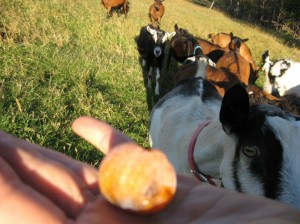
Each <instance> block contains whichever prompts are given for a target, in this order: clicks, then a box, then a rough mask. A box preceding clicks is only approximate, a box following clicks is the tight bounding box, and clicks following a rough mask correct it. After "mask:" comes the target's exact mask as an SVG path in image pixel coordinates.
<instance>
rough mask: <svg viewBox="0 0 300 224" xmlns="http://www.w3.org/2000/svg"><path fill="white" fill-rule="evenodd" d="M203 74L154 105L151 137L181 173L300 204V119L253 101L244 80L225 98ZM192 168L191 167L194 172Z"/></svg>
mask: <svg viewBox="0 0 300 224" xmlns="http://www.w3.org/2000/svg"><path fill="white" fill-rule="evenodd" d="M205 67H206V59H205V61H201V63H199V67H198V70H199V74H202V75H201V77H198V78H195V79H192V80H185V81H184V82H181V83H180V84H179V85H177V86H176V87H175V88H173V89H172V90H171V91H170V92H168V93H167V94H166V95H165V96H163V97H162V98H160V100H159V101H158V102H157V103H156V104H155V106H154V107H153V109H152V111H151V117H150V127H149V142H150V145H151V147H152V148H160V149H162V150H163V151H164V152H165V153H166V155H167V157H168V158H169V159H170V161H171V162H172V164H173V165H174V167H175V170H176V172H177V173H184V174H187V175H195V176H196V177H197V178H199V179H201V180H203V181H206V182H209V183H211V184H214V185H216V180H219V179H220V178H221V181H222V184H223V186H224V187H225V188H227V189H232V190H236V191H239V192H243V193H246V194H251V195H259V196H265V197H268V198H272V199H275V200H279V201H281V202H283V203H286V204H289V205H290V206H293V207H296V208H298V209H299V208H300V178H299V177H300V169H299V164H298V163H299V160H300V150H298V149H299V139H300V121H299V118H297V117H295V116H294V115H292V114H289V113H287V112H284V111H282V110H280V109H279V108H277V107H275V106H273V105H269V104H263V105H250V104H249V98H248V93H247V91H246V90H245V88H244V87H242V86H241V85H236V86H234V87H232V88H230V89H229V90H228V91H227V92H226V93H225V95H224V98H223V99H222V97H221V96H220V95H219V94H218V92H217V90H216V88H215V87H214V86H213V85H212V84H211V83H210V82H209V81H207V80H206V79H205ZM191 171H192V172H191Z"/></svg>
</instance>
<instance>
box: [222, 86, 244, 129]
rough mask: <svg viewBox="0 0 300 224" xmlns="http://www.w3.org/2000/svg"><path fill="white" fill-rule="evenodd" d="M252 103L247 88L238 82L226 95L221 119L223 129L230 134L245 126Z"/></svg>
mask: <svg viewBox="0 0 300 224" xmlns="http://www.w3.org/2000/svg"><path fill="white" fill-rule="evenodd" d="M249 110H250V104H249V96H248V93H247V91H246V89H245V88H244V87H243V86H242V85H240V84H238V85H235V86H233V87H232V88H230V89H229V90H228V91H227V92H226V93H225V95H224V98H223V101H222V106H221V110H220V115H219V119H220V122H221V123H222V127H223V130H224V131H225V132H226V133H227V134H230V133H232V132H233V131H235V130H236V129H238V128H239V127H241V126H243V124H244V123H245V121H246V119H247V116H248V114H249Z"/></svg>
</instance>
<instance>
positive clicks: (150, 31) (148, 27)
mask: <svg viewBox="0 0 300 224" xmlns="http://www.w3.org/2000/svg"><path fill="white" fill-rule="evenodd" d="M147 31H148V32H149V33H150V34H151V35H153V34H154V33H155V29H152V28H150V26H147Z"/></svg>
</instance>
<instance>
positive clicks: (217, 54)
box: [196, 37, 227, 63]
mask: <svg viewBox="0 0 300 224" xmlns="http://www.w3.org/2000/svg"><path fill="white" fill-rule="evenodd" d="M196 39H197V41H198V43H199V45H200V46H201V48H202V51H203V54H205V55H206V56H207V57H209V58H210V59H211V60H212V61H213V62H214V63H217V61H218V60H219V59H220V58H221V57H222V56H223V55H224V53H225V52H226V51H227V49H226V48H222V47H220V46H218V45H216V44H213V43H211V42H210V41H207V40H204V39H202V38H199V37H197V38H196Z"/></svg>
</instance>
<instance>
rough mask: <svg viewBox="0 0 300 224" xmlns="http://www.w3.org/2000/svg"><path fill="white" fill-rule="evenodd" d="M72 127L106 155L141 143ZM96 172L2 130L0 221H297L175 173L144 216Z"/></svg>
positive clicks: (284, 211)
mask: <svg viewBox="0 0 300 224" xmlns="http://www.w3.org/2000/svg"><path fill="white" fill-rule="evenodd" d="M73 130H74V132H75V133H77V134H78V135H79V136H81V137H83V138H84V139H86V140H87V141H89V142H90V143H92V144H93V145H94V146H95V147H97V148H98V149H100V150H102V151H103V152H104V153H107V152H108V151H109V150H112V149H116V148H119V147H140V146H138V145H137V144H136V143H134V142H133V141H132V140H130V139H129V138H128V137H126V136H125V135H123V134H122V133H120V132H118V131H117V130H115V129H113V128H112V127H111V126H109V125H108V124H106V123H104V122H100V121H98V120H96V119H93V118H90V117H81V118H79V119H77V120H76V121H75V122H74V123H73ZM98 178H101V177H98V171H97V169H95V168H94V167H92V166H89V165H88V164H85V163H82V162H79V161H76V160H73V159H71V158H69V157H67V156H65V155H63V154H61V153H58V152H56V151H54V150H50V149H45V148H42V147H40V146H38V145H35V144H33V143H29V142H27V141H24V140H20V139H17V138H15V137H13V136H11V135H9V134H6V133H4V132H0V198H1V201H0V223H30V224H35V223H38V224H40V223H47V224H48V223H87V224H89V223H105V224H110V223H130V224H134V223H157V224H159V223H164V224H166V223H168V224H171V223H199V222H201V221H202V222H204V223H287V222H288V223H298V222H299V220H300V213H299V212H298V211H296V210H294V209H292V208H290V207H288V206H285V205H283V204H280V203H277V202H274V201H271V200H266V199H264V198H257V197H250V196H245V195H242V194H239V193H236V192H230V191H226V190H222V189H219V188H216V187H212V186H209V185H207V184H199V182H197V181H196V180H194V179H192V178H189V177H185V176H178V188H177V193H176V195H175V198H174V200H173V201H172V202H171V204H170V205H169V206H168V207H167V208H166V209H164V210H163V211H161V212H158V213H156V214H153V215H148V216H142V215H136V214H133V213H130V212H127V211H123V210H121V209H119V208H116V207H115V206H113V205H110V204H109V203H108V202H107V201H106V200H105V199H104V198H103V196H102V195H101V193H100V192H99V190H98Z"/></svg>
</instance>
